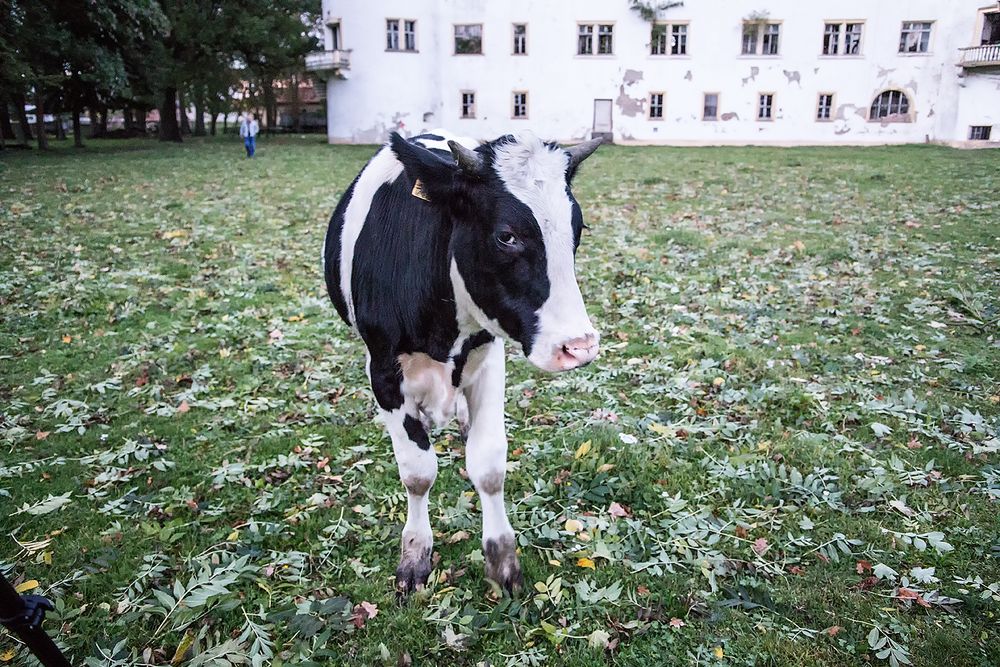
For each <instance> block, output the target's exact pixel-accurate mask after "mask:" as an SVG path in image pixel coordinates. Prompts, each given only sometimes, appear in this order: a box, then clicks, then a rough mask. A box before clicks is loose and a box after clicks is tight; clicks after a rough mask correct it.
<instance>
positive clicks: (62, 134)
mask: <svg viewBox="0 0 1000 667" xmlns="http://www.w3.org/2000/svg"><path fill="white" fill-rule="evenodd" d="M52 118H53V120H54V121H55V124H56V139H58V140H59V141H66V128H65V127H63V115H62V109H60V110H59V113H54V114H52Z"/></svg>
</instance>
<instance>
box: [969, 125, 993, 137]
mask: <svg viewBox="0 0 1000 667" xmlns="http://www.w3.org/2000/svg"><path fill="white" fill-rule="evenodd" d="M976 130H979V132H978V134H985V135H986V136H978V137H977V136H973V135H975V134H977V132H976ZM982 130H985V132H983V131H982ZM992 136H993V126H992V125H970V126H969V141H993V139H992V138H991V137H992Z"/></svg>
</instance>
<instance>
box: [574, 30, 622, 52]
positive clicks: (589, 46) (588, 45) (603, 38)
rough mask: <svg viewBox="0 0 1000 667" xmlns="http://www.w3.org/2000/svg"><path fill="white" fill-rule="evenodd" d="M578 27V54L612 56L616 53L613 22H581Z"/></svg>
mask: <svg viewBox="0 0 1000 667" xmlns="http://www.w3.org/2000/svg"><path fill="white" fill-rule="evenodd" d="M577 28H578V30H577V39H576V54H577V55H578V56H593V55H601V56H610V55H613V54H614V52H615V44H614V29H615V26H614V25H613V24H611V23H600V24H596V25H595V24H593V23H580V24H579V25H578V26H577ZM595 28H596V30H595ZM595 32H596V33H597V42H596V43H595V42H594V33H595ZM595 47H596V48H595Z"/></svg>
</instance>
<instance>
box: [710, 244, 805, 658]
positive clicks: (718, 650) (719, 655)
mask: <svg viewBox="0 0 1000 667" xmlns="http://www.w3.org/2000/svg"><path fill="white" fill-rule="evenodd" d="M797 243H798V242H797ZM712 655H714V656H715V658H716V659H717V660H722V659H723V658H724V657H726V654H725V652H724V651H723V650H722V647H721V646H716V647H715V648H713V649H712Z"/></svg>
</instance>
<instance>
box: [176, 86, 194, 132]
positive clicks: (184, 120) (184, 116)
mask: <svg viewBox="0 0 1000 667" xmlns="http://www.w3.org/2000/svg"><path fill="white" fill-rule="evenodd" d="M177 102H178V105H177V106H178V107H180V114H181V134H186V135H189V136H190V134H191V123H190V122H189V121H188V110H187V104H185V103H184V93H182V92H180V91H178V92H177Z"/></svg>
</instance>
